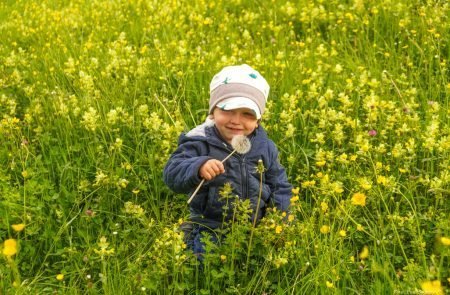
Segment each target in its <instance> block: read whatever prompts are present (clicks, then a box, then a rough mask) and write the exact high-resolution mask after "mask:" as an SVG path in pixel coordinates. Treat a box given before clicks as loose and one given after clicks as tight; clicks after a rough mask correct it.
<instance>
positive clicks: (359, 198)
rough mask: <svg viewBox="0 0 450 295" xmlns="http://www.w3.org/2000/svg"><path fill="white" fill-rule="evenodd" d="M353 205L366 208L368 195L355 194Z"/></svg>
mask: <svg viewBox="0 0 450 295" xmlns="http://www.w3.org/2000/svg"><path fill="white" fill-rule="evenodd" d="M352 205H355V206H362V207H364V206H366V195H365V194H363V193H354V194H353V196H352Z"/></svg>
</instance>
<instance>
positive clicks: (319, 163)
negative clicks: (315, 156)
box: [316, 161, 327, 167]
mask: <svg viewBox="0 0 450 295" xmlns="http://www.w3.org/2000/svg"><path fill="white" fill-rule="evenodd" d="M326 163H327V161H318V162H316V166H317V167H323V166H325V164H326Z"/></svg>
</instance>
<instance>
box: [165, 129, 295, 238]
mask: <svg viewBox="0 0 450 295" xmlns="http://www.w3.org/2000/svg"><path fill="white" fill-rule="evenodd" d="M249 139H250V142H251V149H250V151H249V152H248V153H247V154H244V155H241V154H237V153H234V154H233V155H232V156H231V157H230V158H229V159H228V160H227V161H225V163H224V167H225V173H223V174H221V175H219V176H217V177H215V178H214V179H212V180H210V181H206V182H205V183H204V184H203V186H202V187H201V189H200V190H199V192H198V193H197V195H196V196H195V197H194V199H193V200H192V202H191V203H190V212H191V220H192V221H193V222H198V223H200V224H202V225H205V226H207V227H210V228H213V229H214V228H218V227H220V226H221V224H222V222H223V220H224V218H225V220H229V219H230V218H231V217H232V214H231V213H232V210H228V212H227V214H225V217H224V209H223V207H224V206H225V205H226V200H223V199H222V197H221V196H220V195H219V192H220V190H221V189H222V187H223V186H224V184H225V183H227V182H228V183H230V184H231V187H232V188H233V195H237V196H239V198H240V199H243V200H245V199H250V203H251V206H252V209H253V214H255V213H256V210H255V208H256V206H257V204H258V197H259V192H260V173H259V172H258V171H257V170H256V167H257V166H258V160H260V159H261V160H262V162H263V164H264V168H265V171H264V173H263V176H262V178H263V179H262V194H261V201H260V208H259V210H258V213H257V214H258V218H257V219H258V220H259V219H260V218H262V216H263V215H264V212H265V208H266V207H267V205H268V204H271V205H273V206H275V207H276V208H277V209H279V210H281V211H287V210H288V207H289V204H290V199H291V196H292V192H291V190H292V186H291V184H290V183H289V182H288V179H287V176H286V171H285V169H284V168H283V167H282V166H281V164H280V163H279V161H278V150H277V148H276V146H275V144H274V143H273V141H272V140H270V139H269V138H268V136H267V133H266V132H265V131H264V129H263V128H262V127H261V126H259V127H258V128H256V129H255V131H254V132H253V133H252V134H251V135H250V136H249ZM232 150H233V149H232V147H231V146H230V145H229V144H228V143H226V142H225V141H224V140H223V139H222V138H221V137H220V135H219V132H218V131H217V129H216V127H215V126H213V125H211V124H207V123H204V124H202V125H199V126H197V127H196V128H194V129H193V130H191V131H190V132H188V133H187V134H181V136H180V138H179V140H178V148H177V149H176V150H175V152H174V153H173V154H172V155H171V157H170V159H169V160H168V162H167V164H166V166H165V168H164V182H165V183H166V184H167V186H168V187H169V188H170V189H172V190H173V191H174V192H176V193H186V194H189V195H191V194H192V193H193V192H194V190H195V189H196V187H197V185H198V184H199V183H200V182H201V180H202V179H201V178H200V177H199V169H200V167H201V166H202V165H203V163H205V162H206V161H207V160H209V159H217V160H223V159H225V158H226V157H227V156H228V155H229V154H230V153H231V152H232ZM253 216H254V215H253Z"/></svg>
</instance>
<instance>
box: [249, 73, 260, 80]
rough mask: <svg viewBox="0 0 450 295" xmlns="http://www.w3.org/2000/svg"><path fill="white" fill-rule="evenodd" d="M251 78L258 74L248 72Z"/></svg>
mask: <svg viewBox="0 0 450 295" xmlns="http://www.w3.org/2000/svg"><path fill="white" fill-rule="evenodd" d="M248 75H249V76H250V77H251V78H253V79H256V78H258V76H256V74H255V73H251V74H248Z"/></svg>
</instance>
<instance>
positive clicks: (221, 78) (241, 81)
mask: <svg viewBox="0 0 450 295" xmlns="http://www.w3.org/2000/svg"><path fill="white" fill-rule="evenodd" d="M269 90H270V86H269V84H268V83H267V81H266V79H264V77H263V76H261V74H260V73H259V72H258V71H256V70H255V69H253V68H252V67H250V66H249V65H246V64H242V65H238V66H228V67H225V68H223V69H222V70H221V71H220V72H219V73H217V74H216V75H215V76H214V77H213V79H212V80H211V83H210V85H209V94H210V98H209V113H212V112H213V110H214V107H216V106H217V107H219V108H221V109H224V110H233V109H237V108H248V109H251V110H253V111H254V112H255V115H256V118H257V119H260V118H261V115H262V114H263V113H264V110H265V107H266V102H267V98H268V96H269Z"/></svg>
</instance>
